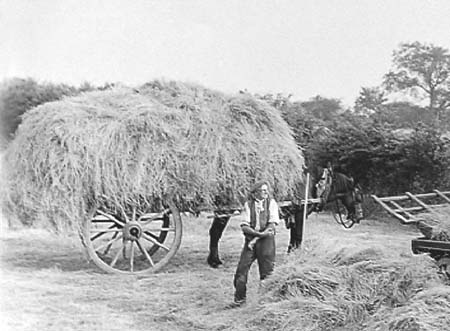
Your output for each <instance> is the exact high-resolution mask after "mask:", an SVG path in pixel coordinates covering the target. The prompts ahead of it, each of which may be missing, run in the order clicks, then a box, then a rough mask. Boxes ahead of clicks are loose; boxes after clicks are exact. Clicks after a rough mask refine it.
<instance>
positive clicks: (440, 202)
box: [372, 190, 450, 277]
mask: <svg viewBox="0 0 450 331" xmlns="http://www.w3.org/2000/svg"><path fill="white" fill-rule="evenodd" d="M372 198H373V199H374V200H375V201H376V202H377V203H378V204H379V205H380V206H382V207H383V208H384V209H385V210H386V211H387V212H388V213H389V214H391V215H392V216H394V217H396V218H397V219H399V220H400V222H401V223H402V224H415V225H417V227H418V228H419V229H420V230H421V231H422V233H423V234H425V235H426V236H425V237H420V238H416V239H413V240H412V241H411V250H412V252H413V253H414V254H421V253H427V254H429V255H430V256H431V257H432V258H433V259H435V260H436V262H437V264H438V266H439V269H440V270H441V272H443V273H445V274H446V275H447V276H448V277H450V241H445V240H440V238H436V237H435V236H433V235H432V233H433V231H432V230H433V226H430V225H429V224H427V222H426V221H424V220H423V219H422V216H421V215H420V214H421V213H430V214H432V213H433V212H436V211H439V209H441V208H445V207H449V206H450V191H444V192H442V191H439V190H434V191H433V192H431V193H422V194H412V193H409V192H406V193H405V194H404V195H399V196H388V197H378V196H376V195H372ZM444 237H448V234H446V233H445V232H444Z"/></svg>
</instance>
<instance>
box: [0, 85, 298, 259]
mask: <svg viewBox="0 0 450 331" xmlns="http://www.w3.org/2000/svg"><path fill="white" fill-rule="evenodd" d="M303 163H304V161H303V157H302V153H301V151H300V150H299V149H298V147H297V146H296V143H295V141H294V139H293V138H292V133H291V130H290V128H289V127H288V125H287V124H286V123H285V122H284V121H283V119H282V118H281V115H280V113H279V112H278V111H277V110H276V109H274V108H272V107H270V106H268V105H267V104H266V103H264V102H262V101H259V100H256V99H255V98H253V97H251V96H249V95H237V96H227V95H224V94H222V93H219V92H215V91H211V90H208V89H205V88H202V87H200V86H195V85H188V84H182V83H178V82H170V83H167V82H157V81H156V82H152V83H149V84H146V85H145V86H143V87H142V88H140V89H127V88H121V89H115V90H110V91H98V92H91V93H86V94H83V95H80V96H77V97H73V98H67V99H64V100H62V101H57V102H52V103H47V104H44V105H42V106H39V107H37V108H35V109H33V110H31V111H29V112H28V113H27V114H26V115H25V116H24V118H23V122H22V124H21V126H20V127H19V129H18V132H17V136H16V137H15V139H14V141H13V142H12V143H11V145H10V146H9V148H8V150H7V153H6V158H5V166H6V177H7V178H6V179H7V186H6V187H7V192H6V193H7V194H6V205H4V207H5V211H6V212H7V213H8V214H9V215H15V216H16V218H17V219H19V220H21V221H22V222H24V223H27V224H37V223H39V224H41V225H43V226H47V227H49V226H51V227H52V228H53V229H56V230H58V231H67V230H68V229H74V228H77V227H79V226H80V225H81V224H90V225H89V226H90V228H89V229H87V230H86V227H84V230H83V231H84V237H85V239H86V237H88V239H87V241H88V245H89V244H90V242H91V241H93V240H92V238H93V237H95V238H94V239H97V238H103V237H104V238H109V239H108V240H107V241H106V243H105V246H104V247H103V246H102V247H101V248H102V249H105V251H106V253H109V251H110V250H111V249H112V247H113V245H114V244H115V243H116V242H120V241H121V240H122V241H131V244H132V247H135V245H133V243H134V244H136V248H135V249H136V250H138V249H139V251H141V252H142V254H143V255H144V257H145V259H146V260H147V261H148V262H149V263H150V264H152V265H153V264H154V263H153V262H154V261H152V262H150V261H151V256H149V255H148V254H146V253H145V252H148V251H149V250H148V249H145V248H143V247H141V245H143V243H144V242H150V244H151V245H152V246H154V247H153V250H154V251H156V250H158V249H159V248H163V250H166V251H167V252H169V251H170V252H172V250H173V249H172V248H173V246H166V245H164V244H162V242H163V241H164V240H167V239H166V237H167V236H169V235H171V234H173V235H174V237H175V239H174V240H175V242H176V241H178V238H177V236H178V233H177V231H176V230H174V229H173V225H174V222H175V223H177V219H178V218H179V217H178V216H177V217H175V216H174V215H175V214H177V213H178V211H179V210H180V209H181V210H187V209H194V210H203V209H211V210H212V209H220V208H223V207H224V206H237V205H241V204H242V202H243V201H244V199H245V196H246V194H247V191H246V189H247V188H248V187H249V186H250V185H251V184H252V183H254V182H255V181H256V180H259V179H261V178H264V179H267V180H268V181H269V182H270V183H271V184H272V187H273V189H274V193H275V196H276V198H278V199H282V198H289V197H291V196H292V195H293V194H294V192H293V190H294V188H295V185H296V184H297V183H298V181H299V180H300V178H301V172H302V166H303ZM92 210H96V211H95V212H93V211H92ZM88 211H91V212H90V213H88ZM169 214H170V215H172V216H171V217H170V220H169V217H168V215H169ZM156 221H160V222H161V224H162V225H161V226H159V228H158V229H159V232H158V231H157V234H154V233H153V232H152V231H151V230H149V229H147V228H146V227H147V225H148V226H150V225H151V226H154V225H155V222H156ZM139 222H140V223H139ZM94 223H95V224H94ZM97 223H98V224H97ZM100 223H102V224H103V223H105V224H104V225H105V226H106V228H105V229H103V228H102V230H92V227H94V225H95V226H97V225H98V226H99V225H100ZM144 223H145V224H144ZM128 224H131V225H128ZM134 224H138V225H139V226H136V227H134ZM175 225H176V224H175ZM123 229H125V230H126V231H125V232H126V233H125V232H123V231H124V230H123ZM86 231H91V232H92V233H96V235H94V236H90V235H86ZM120 231H122V232H120ZM155 231H156V230H155ZM172 232H173V233H172ZM109 235H111V236H112V237H109ZM179 235H181V233H180V234H179ZM136 237H139V239H142V238H144V239H145V240H135V238H136ZM118 238H119V239H118ZM175 246H176V244H175ZM176 248H177V247H175V251H176ZM91 250H92V251H96V252H97V251H99V249H97V248H92V249H91ZM103 253H104V252H103ZM103 253H102V254H103ZM150 253H151V250H150ZM127 254H130V253H127ZM98 255H99V254H96V256H98ZM124 255H126V254H124ZM168 255H169V254H168ZM115 257H117V256H115ZM117 258H118V257H117ZM113 259H114V257H113ZM106 263H107V264H109V265H110V266H111V264H113V265H115V264H116V263H117V261H114V260H112V261H107V262H106Z"/></svg>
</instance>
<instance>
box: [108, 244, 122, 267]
mask: <svg viewBox="0 0 450 331" xmlns="http://www.w3.org/2000/svg"><path fill="white" fill-rule="evenodd" d="M120 253H122V250H121V249H119V250H118V251H117V253H116V255H115V256H114V259H113V260H112V261H111V263H110V264H109V265H110V266H111V268H114V266H115V264H116V262H117V260H118V259H119V256H120Z"/></svg>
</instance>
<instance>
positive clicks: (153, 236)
mask: <svg viewBox="0 0 450 331" xmlns="http://www.w3.org/2000/svg"><path fill="white" fill-rule="evenodd" d="M144 233H145V234H146V235H148V236H150V237H152V238H153V239H155V240H158V239H159V237H158V236H157V235H156V234H153V233H151V232H148V231H144Z"/></svg>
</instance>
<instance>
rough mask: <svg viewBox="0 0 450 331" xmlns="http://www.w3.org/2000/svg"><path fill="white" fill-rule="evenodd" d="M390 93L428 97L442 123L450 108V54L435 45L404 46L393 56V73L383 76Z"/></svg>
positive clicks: (417, 44)
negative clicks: (403, 92)
mask: <svg viewBox="0 0 450 331" xmlns="http://www.w3.org/2000/svg"><path fill="white" fill-rule="evenodd" d="M384 85H385V86H386V89H387V90H388V91H405V92H409V93H412V94H417V93H419V94H425V95H426V96H427V98H428V101H429V104H428V107H429V109H430V110H431V111H432V112H434V113H435V114H436V119H437V120H439V119H440V118H441V116H442V114H443V113H444V112H445V110H447V109H449V108H450V55H449V54H448V50H447V49H445V48H442V47H438V46H434V45H432V44H422V43H419V42H414V43H403V44H401V45H400V48H399V49H398V50H396V51H394V54H393V70H391V71H390V72H389V73H387V74H386V75H385V77H384Z"/></svg>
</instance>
